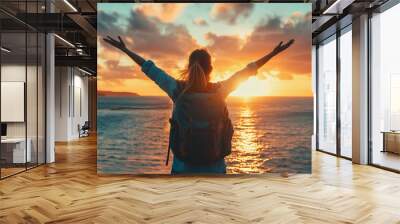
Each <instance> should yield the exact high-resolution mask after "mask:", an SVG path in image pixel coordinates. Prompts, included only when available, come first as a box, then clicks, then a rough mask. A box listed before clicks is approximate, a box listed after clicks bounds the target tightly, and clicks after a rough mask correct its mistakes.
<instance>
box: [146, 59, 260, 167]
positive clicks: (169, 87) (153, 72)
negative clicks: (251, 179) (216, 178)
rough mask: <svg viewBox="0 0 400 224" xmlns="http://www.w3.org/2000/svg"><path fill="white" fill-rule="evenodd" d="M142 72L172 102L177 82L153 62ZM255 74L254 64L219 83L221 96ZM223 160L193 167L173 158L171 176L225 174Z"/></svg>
mask: <svg viewBox="0 0 400 224" xmlns="http://www.w3.org/2000/svg"><path fill="white" fill-rule="evenodd" d="M142 71H143V72H144V73H145V74H146V75H147V76H148V77H149V78H150V79H151V80H153V81H154V82H155V83H156V84H157V85H158V86H159V87H160V88H161V89H162V90H163V91H164V92H166V93H167V94H168V96H169V97H170V98H171V99H172V100H174V92H175V90H176V88H177V86H178V84H177V80H176V79H174V78H173V77H172V76H170V75H168V74H167V73H166V72H165V71H163V70H162V69H160V68H158V67H157V66H156V65H155V64H154V62H153V61H151V60H148V61H145V62H144V63H143V64H142ZM256 73H257V68H256V65H255V64H254V63H250V64H248V65H247V66H246V67H245V68H244V69H242V70H240V71H238V72H236V73H235V74H234V75H232V76H231V77H230V78H229V79H227V80H225V81H221V82H219V86H220V87H219V89H218V91H220V93H221V94H223V96H225V97H227V96H228V95H229V93H231V92H232V91H233V90H235V89H236V88H237V86H238V85H239V84H240V83H241V82H243V81H244V80H246V79H247V78H248V77H250V76H251V75H255V74H256ZM225 172H226V164H225V160H224V159H222V160H221V161H218V162H216V163H215V164H213V165H209V166H202V167H198V166H196V167H194V166H190V165H189V164H186V163H185V162H183V161H181V160H179V159H177V158H176V157H174V160H173V164H172V171H171V173H172V174H184V173H186V174H191V173H225Z"/></svg>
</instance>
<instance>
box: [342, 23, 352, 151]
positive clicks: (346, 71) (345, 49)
mask: <svg viewBox="0 0 400 224" xmlns="http://www.w3.org/2000/svg"><path fill="white" fill-rule="evenodd" d="M351 64H352V35H351V30H350V31H348V32H346V33H344V34H342V35H341V36H340V122H341V124H340V128H341V129H340V135H341V136H340V144H341V146H340V152H341V155H343V156H346V157H349V158H351V156H352V155H351V154H352V149H351V145H352V144H351V141H352V125H351V124H352V66H351Z"/></svg>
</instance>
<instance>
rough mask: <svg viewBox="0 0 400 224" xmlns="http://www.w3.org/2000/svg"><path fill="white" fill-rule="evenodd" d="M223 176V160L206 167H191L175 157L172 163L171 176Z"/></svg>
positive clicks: (224, 171)
mask: <svg viewBox="0 0 400 224" xmlns="http://www.w3.org/2000/svg"><path fill="white" fill-rule="evenodd" d="M196 173H197V174H225V173H226V164H225V160H224V159H221V160H219V161H218V162H216V163H214V164H211V165H208V166H191V165H189V164H187V163H185V162H183V161H181V160H179V159H177V158H176V157H174V161H173V163H172V170H171V174H196Z"/></svg>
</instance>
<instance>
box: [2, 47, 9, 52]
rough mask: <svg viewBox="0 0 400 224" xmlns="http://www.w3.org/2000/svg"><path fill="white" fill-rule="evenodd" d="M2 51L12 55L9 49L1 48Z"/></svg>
mask: <svg viewBox="0 0 400 224" xmlns="http://www.w3.org/2000/svg"><path fill="white" fill-rule="evenodd" d="M0 49H1V50H2V51H4V52H6V53H10V52H11V50H9V49H7V48H5V47H1V48H0Z"/></svg>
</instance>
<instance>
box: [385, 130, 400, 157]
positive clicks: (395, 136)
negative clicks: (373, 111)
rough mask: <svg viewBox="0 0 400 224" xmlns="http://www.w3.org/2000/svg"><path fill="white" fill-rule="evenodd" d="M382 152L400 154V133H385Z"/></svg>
mask: <svg viewBox="0 0 400 224" xmlns="http://www.w3.org/2000/svg"><path fill="white" fill-rule="evenodd" d="M382 134H383V150H382V152H392V153H396V154H400V131H383V132H382Z"/></svg>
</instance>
